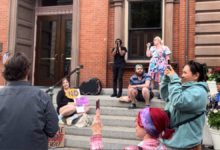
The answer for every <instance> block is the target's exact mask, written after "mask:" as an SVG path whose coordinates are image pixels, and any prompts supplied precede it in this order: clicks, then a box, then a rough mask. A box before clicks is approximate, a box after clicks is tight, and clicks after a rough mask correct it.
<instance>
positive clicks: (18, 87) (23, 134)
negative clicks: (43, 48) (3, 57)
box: [0, 53, 59, 150]
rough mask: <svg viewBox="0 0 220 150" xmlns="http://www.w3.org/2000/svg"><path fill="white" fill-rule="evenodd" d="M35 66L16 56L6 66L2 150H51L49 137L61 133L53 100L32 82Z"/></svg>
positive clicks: (0, 108)
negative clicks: (31, 73)
mask: <svg viewBox="0 0 220 150" xmlns="http://www.w3.org/2000/svg"><path fill="white" fill-rule="evenodd" d="M30 68H31V64H30V62H29V60H28V58H27V57H26V56H25V55H24V54H23V53H15V54H14V55H13V56H11V57H9V58H8V59H7V61H6V62H5V64H4V71H3V77H4V78H5V80H6V81H7V85H6V86H5V87H4V88H2V89H1V90H0V118H1V124H0V149H2V150H48V137H53V136H54V135H55V134H56V132H57V131H58V128H59V126H58V117H57V114H56V111H55V109H54V106H53V104H52V101H51V98H50V97H49V96H48V95H47V94H46V93H45V92H44V91H42V90H40V89H38V88H36V87H34V86H31V84H30V83H29V82H28V75H29V73H30Z"/></svg>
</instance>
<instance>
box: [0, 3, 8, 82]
mask: <svg viewBox="0 0 220 150" xmlns="http://www.w3.org/2000/svg"><path fill="white" fill-rule="evenodd" d="M0 15H1V17H0V42H2V43H3V52H2V53H0V72H2V70H3V65H2V54H3V53H4V52H5V51H6V50H7V46H8V25H9V23H8V21H9V0H0ZM0 85H4V79H3V77H2V74H1V73H0Z"/></svg>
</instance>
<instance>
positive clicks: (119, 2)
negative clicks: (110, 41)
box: [110, 0, 124, 39]
mask: <svg viewBox="0 0 220 150" xmlns="http://www.w3.org/2000/svg"><path fill="white" fill-rule="evenodd" d="M110 3H111V6H112V7H114V8H115V16H114V39H117V38H120V39H123V36H122V35H123V28H122V25H123V22H124V19H123V17H122V16H123V13H122V12H123V0H110Z"/></svg>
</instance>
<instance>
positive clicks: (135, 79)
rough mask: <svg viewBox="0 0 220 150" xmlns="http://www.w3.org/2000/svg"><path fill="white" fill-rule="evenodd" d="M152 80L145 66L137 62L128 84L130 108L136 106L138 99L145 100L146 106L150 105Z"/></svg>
mask: <svg viewBox="0 0 220 150" xmlns="http://www.w3.org/2000/svg"><path fill="white" fill-rule="evenodd" d="M150 80H151V77H150V76H149V75H148V74H147V73H145V72H144V69H143V66H142V65H140V64H137V65H136V66H135V74H134V75H133V76H131V78H130V83H129V86H128V97H129V99H130V100H131V106H129V109H135V108H136V100H137V101H142V102H145V105H146V106H149V105H150V89H149V87H150Z"/></svg>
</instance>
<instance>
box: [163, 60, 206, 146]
mask: <svg viewBox="0 0 220 150" xmlns="http://www.w3.org/2000/svg"><path fill="white" fill-rule="evenodd" d="M206 70H207V68H206V65H205V64H200V63H198V62H195V61H189V62H188V63H187V64H186V65H185V66H184V68H183V73H182V79H180V77H179V76H178V75H177V74H176V73H175V71H174V70H173V68H172V66H169V67H168V68H167V69H166V70H165V76H164V78H163V79H162V82H161V88H160V93H161V97H162V98H163V99H164V100H165V101H166V106H165V110H166V111H168V112H169V113H170V118H171V126H173V125H176V124H178V123H180V122H183V121H184V120H189V119H191V118H193V117H196V116H198V117H196V119H193V120H191V121H187V122H185V123H184V124H182V125H180V126H177V127H175V134H174V135H173V137H172V138H171V139H169V140H163V141H162V142H163V143H164V144H165V145H166V146H167V147H168V149H171V150H172V149H173V150H176V149H190V150H191V149H193V150H200V149H201V142H202V137H203V133H202V132H203V127H204V124H205V113H204V112H205V111H206V104H207V102H208V92H209V88H208V85H207V83H206V80H207V74H206Z"/></svg>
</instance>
